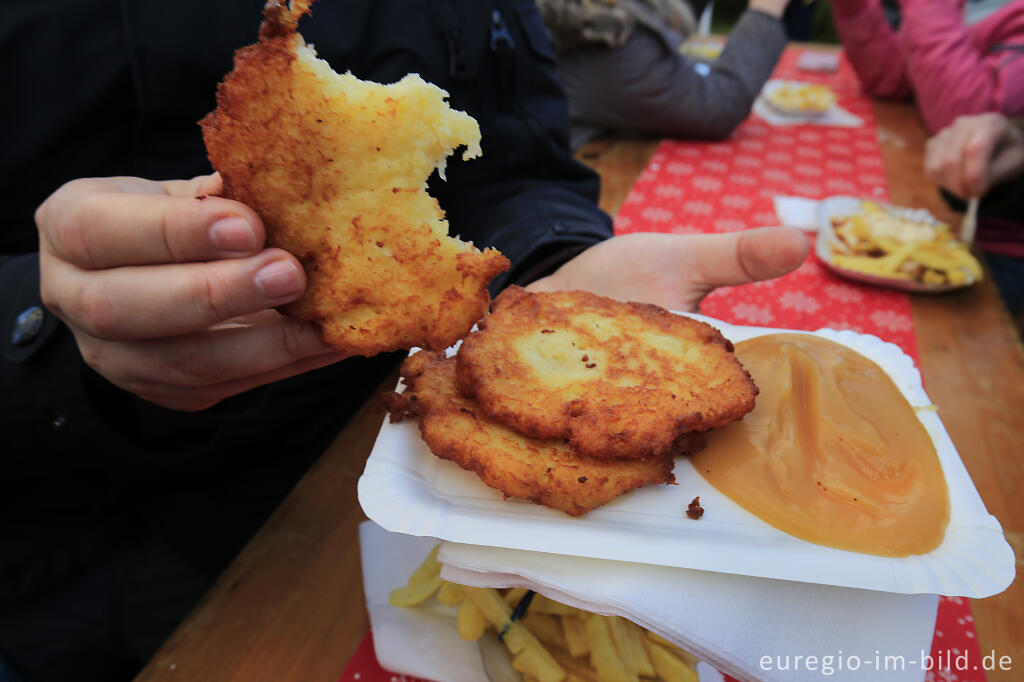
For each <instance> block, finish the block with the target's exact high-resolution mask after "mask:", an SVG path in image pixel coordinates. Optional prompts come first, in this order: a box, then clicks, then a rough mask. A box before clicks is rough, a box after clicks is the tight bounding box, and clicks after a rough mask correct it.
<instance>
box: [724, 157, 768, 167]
mask: <svg viewBox="0 0 1024 682" xmlns="http://www.w3.org/2000/svg"><path fill="white" fill-rule="evenodd" d="M732 162H733V164H734V165H735V166H736V167H737V168H759V167H761V166H762V165H763V164H762V163H761V160H760V159H758V158H757V157H755V156H736V157H734V158H733V160H732Z"/></svg>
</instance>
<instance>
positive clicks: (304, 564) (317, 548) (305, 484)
mask: <svg viewBox="0 0 1024 682" xmlns="http://www.w3.org/2000/svg"><path fill="white" fill-rule="evenodd" d="M875 111H876V118H877V123H878V132H879V139H880V141H881V144H882V152H883V157H884V160H885V167H886V173H887V176H888V181H889V188H890V192H891V197H892V201H893V202H894V203H895V204H898V205H905V206H920V207H925V208H928V209H929V210H931V211H932V212H933V213H935V214H936V215H937V216H939V217H940V218H944V219H949V220H952V219H954V216H953V215H952V214H951V213H950V211H949V210H948V209H947V208H946V207H945V206H944V205H943V203H942V202H941V200H940V199H939V197H938V195H937V193H936V191H935V187H934V185H932V184H931V183H930V182H929V181H928V180H926V179H925V178H924V176H923V174H922V171H921V158H922V150H923V148H924V142H925V133H924V131H923V129H922V127H921V124H920V122H919V119H918V118H917V114H916V113H915V111H914V109H913V108H912V107H911V106H909V105H907V104H900V103H885V102H878V103H876V105H875ZM656 146H657V141H653V140H650V139H617V140H604V141H598V142H595V143H591V144H590V145H588V146H587V147H585V148H584V149H583V150H582V151H581V153H580V158H582V159H583V160H584V161H585V162H587V163H589V164H590V165H591V166H593V167H594V168H595V169H596V170H597V171H598V172H599V173H600V174H601V177H602V181H603V185H602V196H601V206H602V208H604V209H605V210H606V211H609V212H610V213H613V214H614V213H615V212H616V211H617V210H618V208H619V206H620V205H621V203H622V201H623V199H624V198H625V197H626V194H627V193H628V192H629V190H630V188H631V187H632V185H633V182H634V181H635V179H636V178H637V176H638V175H639V174H640V172H641V170H643V168H644V167H645V166H646V164H647V161H648V159H649V158H650V156H651V154H652V153H653V152H654V149H655V147H656ZM912 310H913V315H914V325H915V329H916V333H917V341H918V347H919V353H920V361H921V368H922V371H923V374H924V379H925V384H926V387H927V390H928V393H929V395H930V396H931V398H932V400H933V402H934V403H935V404H936V405H937V406H938V409H939V415H940V417H941V418H942V421H943V423H944V424H945V426H946V428H947V430H948V431H949V434H950V436H951V437H952V439H953V442H954V443H955V444H956V446H957V449H958V450H959V452H960V456H961V457H962V458H963V461H964V463H965V464H966V466H967V469H968V471H969V472H970V474H971V477H972V478H973V479H974V483H975V485H976V486H977V488H978V490H979V492H980V493H981V497H982V499H983V500H984V502H985V504H986V506H987V507H988V509H989V511H990V512H991V513H993V514H995V515H996V517H998V519H999V520H1000V522H1001V523H1002V525H1003V528H1004V529H1005V531H1006V536H1007V538H1008V540H1009V541H1010V544H1011V545H1012V546H1013V547H1014V550H1015V553H1016V555H1017V565H1018V567H1020V566H1021V556H1022V552H1024V495H1021V494H1019V493H1018V491H1019V490H1020V489H1021V488H1022V487H1024V451H1022V448H1021V447H1020V446H1021V445H1022V438H1021V426H1020V423H1019V420H1020V419H1021V418H1022V417H1024V348H1022V346H1021V341H1020V337H1019V336H1018V334H1017V331H1016V328H1015V326H1014V325H1013V323H1012V321H1011V319H1010V317H1009V314H1008V313H1007V311H1006V308H1005V307H1004V305H1003V304H1002V301H1001V299H1000V298H999V295H998V293H997V292H996V290H995V288H994V286H993V285H992V283H991V280H990V279H987V280H986V281H984V282H983V283H981V284H980V285H978V286H974V287H972V288H970V289H968V290H966V291H962V292H958V293H953V294H949V295H943V296H919V297H915V298H913V299H912ZM394 385H395V377H394V376H392V377H390V378H389V379H387V380H386V381H385V382H383V383H382V385H381V387H380V389H379V390H380V391H386V390H391V388H392V387H393V386H394ZM383 416H384V414H383V411H382V410H381V409H380V408H379V407H378V406H377V401H376V400H371V401H370V402H368V403H367V405H366V406H365V407H364V408H363V409H362V410H361V411H360V412H359V413H357V414H356V415H355V417H354V418H353V419H352V420H351V422H350V423H349V424H348V425H347V426H345V428H344V429H343V430H342V431H341V433H340V434H339V435H338V437H337V439H336V440H335V441H334V443H333V444H332V445H331V446H330V448H329V449H328V450H327V452H326V453H324V455H323V457H322V458H321V459H320V460H319V462H318V463H317V464H316V465H315V466H314V467H313V469H312V470H310V472H309V473H308V474H307V475H306V476H305V477H304V478H303V479H302V481H300V482H299V484H298V485H297V486H296V488H295V490H294V491H293V492H292V493H291V495H290V496H289V497H288V498H287V499H286V500H285V501H284V503H283V504H282V505H281V507H280V508H279V509H278V510H277V511H276V513H275V514H274V515H273V517H272V518H271V519H270V520H269V521H268V522H267V524H266V526H265V527H264V528H263V529H262V530H261V531H260V532H259V533H258V534H257V535H256V537H255V538H254V539H253V540H252V541H251V542H250V543H249V545H248V546H247V547H246V548H245V549H244V550H243V551H242V553H241V554H240V555H239V556H238V557H237V559H236V560H235V561H234V563H232V564H231V566H230V567H229V568H228V569H227V570H226V571H225V573H224V575H222V576H221V578H220V580H219V581H218V582H217V584H216V585H215V586H214V587H213V588H212V589H211V590H210V592H209V593H208V594H207V595H206V596H205V597H204V599H203V600H202V601H201V602H200V603H199V605H198V606H197V607H196V608H195V609H194V610H193V612H192V613H191V615H190V616H189V617H188V618H187V619H186V620H185V621H184V623H183V624H182V625H181V626H180V627H179V628H178V630H177V631H176V632H175V633H174V634H173V635H172V636H171V638H170V639H169V640H168V641H167V642H166V643H165V644H164V646H163V648H162V649H160V651H159V652H158V653H157V654H156V655H155V656H154V657H153V659H152V660H151V661H150V663H149V665H148V666H147V667H146V668H145V669H144V670H143V671H142V672H141V673H140V675H139V676H138V678H137V679H138V680H142V681H145V682H156V681H158V680H220V681H223V682H229V681H235V680H237V681H238V682H242V681H244V682H258V681H259V680H268V681H269V680H273V681H274V682H284V681H286V680H300V681H302V682H312V681H322V682H335V680H337V679H338V677H339V676H340V675H341V673H342V671H343V670H344V668H345V665H346V664H347V663H348V661H349V659H350V658H351V657H352V655H353V654H354V652H355V650H356V647H358V645H359V643H360V642H361V641H362V639H363V637H364V636H365V634H366V633H367V631H368V629H369V622H368V619H367V614H366V607H365V604H364V600H363V584H362V574H361V568H360V560H359V535H358V526H359V523H360V522H362V521H363V520H364V519H365V516H364V515H363V512H362V510H361V509H360V507H359V503H358V501H357V499H356V482H357V480H358V478H359V476H360V474H361V473H362V471H363V466H364V463H365V461H366V457H367V455H368V454H369V452H370V449H371V447H372V445H373V442H374V439H375V438H376V435H377V431H378V429H379V427H380V425H381V422H382V420H383ZM972 607H973V609H974V616H975V621H976V625H977V630H978V641H979V644H980V646H981V652H982V655H984V654H987V653H988V652H989V651H990V650H995V652H996V654H997V656H1002V655H1009V656H1011V657H1012V659H1013V661H1014V663H1016V667H1019V666H1021V665H1024V585H1022V581H1020V580H1017V581H1015V582H1014V584H1013V585H1011V587H1010V588H1009V589H1008V590H1006V591H1005V592H1003V593H1002V594H1000V595H998V596H995V597H990V598H988V599H983V600H976V601H974V602H972ZM1019 675H1020V673H1019V672H1017V671H1011V672H990V673H989V680H992V681H993V682H1000V681H1002V680H1006V681H1009V680H1012V679H1018V678H1019Z"/></svg>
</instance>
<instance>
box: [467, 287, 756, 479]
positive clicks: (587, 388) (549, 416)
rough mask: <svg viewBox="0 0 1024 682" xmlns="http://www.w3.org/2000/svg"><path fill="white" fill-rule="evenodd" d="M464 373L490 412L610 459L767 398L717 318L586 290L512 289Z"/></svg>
mask: <svg viewBox="0 0 1024 682" xmlns="http://www.w3.org/2000/svg"><path fill="white" fill-rule="evenodd" d="M457 371H458V385H459V388H460V389H461V390H462V392H463V393H464V394H465V395H466V396H469V397H473V398H475V399H476V401H477V402H478V403H479V404H480V406H481V407H482V408H483V410H484V412H486V413H487V415H488V416H490V417H492V418H493V419H495V420H497V421H499V422H501V423H502V424H505V425H507V426H510V427H511V428H513V429H515V430H516V431H519V432H520V433H522V434H524V435H527V436H531V437H534V438H566V439H568V440H569V443H570V444H571V445H572V447H573V448H575V449H576V450H577V451H579V452H580V453H582V454H585V455H589V456H591V457H597V458H602V459H619V458H627V459H628V458H637V457H647V456H649V455H659V454H661V453H664V452H666V451H668V450H669V449H670V448H671V447H672V444H673V442H674V441H675V440H676V439H677V438H678V437H679V436H680V435H681V434H684V433H687V432H690V431H703V430H707V429H712V428H715V427H717V426H722V425H724V424H726V423H728V422H731V421H734V420H736V419H739V418H740V417H742V416H743V415H744V414H746V413H747V412H749V411H750V410H752V409H753V407H754V397H755V396H756V395H757V387H756V386H755V385H754V382H753V381H752V380H751V378H750V375H749V374H748V373H747V372H746V370H744V369H743V367H742V365H740V363H739V361H738V360H737V359H736V357H735V355H733V352H732V344H731V343H730V342H729V341H728V340H726V339H725V338H724V337H723V336H722V335H721V334H720V333H719V332H718V330H716V329H714V328H713V327H711V326H710V325H707V324H705V323H703V322H700V321H697V320H693V319H690V318H687V317H683V316H681V315H674V314H672V313H670V312H668V311H667V310H665V309H664V308H659V307H658V306H654V305H649V304H644V303H621V302H619V301H614V300H612V299H610V298H605V297H603V296H597V295H595V294H591V293H587V292H583V291H561V292H550V293H529V292H527V291H526V290H524V289H520V288H518V287H510V288H509V289H506V290H505V291H504V292H502V293H501V295H500V296H498V297H497V298H496V299H495V300H494V305H493V306H492V312H491V314H490V315H489V316H488V317H487V318H486V319H484V320H483V321H482V322H481V323H480V328H479V331H476V332H474V333H472V334H470V335H469V336H468V337H466V339H465V340H464V341H463V343H462V347H461V349H460V350H459V355H458V370H457Z"/></svg>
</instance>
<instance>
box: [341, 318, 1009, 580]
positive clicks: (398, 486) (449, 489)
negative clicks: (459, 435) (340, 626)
mask: <svg viewBox="0 0 1024 682" xmlns="http://www.w3.org/2000/svg"><path fill="white" fill-rule="evenodd" d="M689 316H690V317H694V318H696V319H701V320H704V321H706V322H708V323H709V324H711V325H712V326H714V327H717V328H718V329H719V330H720V331H721V332H722V333H723V334H724V335H725V337H726V338H728V339H730V340H732V341H733V342H739V341H744V340H746V339H750V338H753V337H757V336H763V335H765V334H778V333H798V334H803V333H813V334H815V335H817V336H820V337H823V338H826V339H831V340H833V341H836V342H838V343H841V344H843V345H845V346H848V347H850V348H852V349H854V350H856V351H858V352H859V353H861V354H862V355H864V356H866V357H868V358H869V359H871V360H873V361H874V362H876V363H877V364H878V365H880V366H881V367H882V369H884V370H885V371H886V373H887V374H888V375H889V376H890V377H891V378H892V379H893V381H894V382H895V384H896V386H898V387H899V389H900V391H901V392H902V393H903V395H904V396H905V397H906V398H907V400H908V401H909V402H910V404H911V405H913V406H915V407H919V408H922V409H918V410H916V412H917V415H918V418H919V419H920V420H921V423H922V424H923V425H924V427H925V428H926V429H927V431H928V433H929V435H930V436H931V438H932V442H933V443H934V444H935V449H936V451H937V452H938V456H939V460H940V462H941V464H942V469H943V472H944V474H945V478H946V482H947V485H948V487H949V500H950V521H949V526H948V528H947V530H946V536H945V539H944V540H943V542H942V544H941V545H940V546H939V547H938V548H936V549H935V550H933V551H932V552H929V553H928V554H923V555H917V556H911V557H906V558H890V557H881V556H874V555H870V554H860V553H856V552H849V551H844V550H839V549H833V548H830V547H825V546H822V545H817V544H813V543H810V542H806V541H804V540H800V539H798V538H796V537H793V536H791V535H788V534H786V533H784V532H782V531H780V530H778V529H776V528H774V527H772V526H770V525H768V524H767V523H765V522H764V521H762V520H761V519H759V518H758V517H756V516H754V515H753V514H751V513H749V512H747V511H746V510H744V509H743V508H742V507H740V506H739V505H738V504H736V503H735V502H733V501H732V500H730V499H729V498H728V497H726V496H725V495H723V494H722V493H720V492H718V491H717V490H716V489H715V488H713V487H712V486H711V485H710V484H709V483H707V482H706V481H705V480H704V479H703V478H702V477H701V476H700V474H698V473H697V472H696V471H695V470H694V468H693V466H692V465H691V464H690V461H689V459H687V458H686V457H679V458H677V459H676V466H675V475H676V481H677V485H649V486H645V487H643V488H640V489H638V490H635V491H633V492H630V493H627V494H626V495H623V496H621V497H619V498H617V499H615V500H613V501H612V502H610V503H609V504H607V505H604V506H602V507H599V508H597V509H595V510H594V511H591V512H590V513H589V514H587V515H585V516H583V517H579V518H573V517H570V516H568V515H566V514H563V513H562V512H559V511H555V510H553V509H548V508H546V507H542V506H540V505H536V504H533V503H531V502H527V501H524V500H517V499H510V500H504V499H503V497H502V494H501V493H500V492H499V491H497V490H494V489H492V488H489V487H487V486H486V485H484V484H483V483H482V482H481V481H480V479H479V478H477V476H476V475H475V474H473V473H471V472H468V471H465V470H463V469H461V468H459V466H458V465H456V464H454V463H452V462H448V461H445V460H442V459H440V458H438V457H435V456H434V455H433V454H432V453H431V452H430V450H429V449H428V448H427V445H426V444H425V443H424V442H423V440H422V439H421V438H420V434H419V428H418V425H417V424H416V422H415V421H414V420H408V421H404V422H401V423H398V424H391V423H390V422H389V421H388V420H385V423H384V425H383V426H382V427H381V430H380V433H379V435H378V437H377V442H376V444H375V445H374V448H373V451H372V452H371V453H370V457H369V458H368V460H367V462H366V468H365V470H364V472H363V475H362V477H361V478H360V479H359V502H360V504H361V505H362V507H363V511H365V512H366V515H367V516H369V517H370V518H371V519H372V520H374V521H375V522H377V523H378V524H379V525H381V526H382V527H384V528H385V529H386V530H389V531H392V532H398V533H407V534H410V535H419V536H432V537H436V538H440V539H443V540H450V541H452V542H461V543H468V544H475V545H487V546H493V547H508V548H513V549H523V550H531V551H537V552H551V553H555V554H564V555H571V556H583V557H593V558H598V559H611V560H616V561H629V562H634V563H645V564H655V565H661V566H679V567H684V568H693V569H700V570H707V571H718V572H722V573H733V574H739V575H750V576H759V577H764V578H778V579H782V580H793V581H800V582H808V583H819V584H825V585H838V586H843V587H857V588H864V589H870V590H881V591H887V592H899V593H907V594H914V593H932V594H943V595H950V596H952V595H957V596H965V597H974V598H981V597H987V596H990V595H993V594H997V593H999V592H1001V591H1003V590H1004V589H1005V588H1006V587H1007V586H1008V585H1009V584H1010V583H1011V582H1012V581H1013V578H1014V575H1015V563H1014V554H1013V551H1012V550H1011V548H1010V546H1009V545H1008V544H1007V542H1006V540H1005V538H1004V537H1003V532H1002V528H1001V526H1000V524H999V521H998V520H996V518H995V517H994V516H992V515H991V514H989V513H988V511H987V510H986V509H985V505H984V503H983V502H982V501H981V498H980V496H979V495H978V492H977V490H976V489H975V487H974V484H973V483H972V481H971V479H970V477H969V476H968V474H967V470H966V469H965V468H964V465H963V463H962V462H961V460H960V457H959V455H958V454H957V451H956V448H955V447H954V446H953V443H952V441H951V440H950V438H949V435H948V434H947V433H946V430H945V428H944V427H943V425H942V422H941V421H940V420H939V416H938V414H937V413H936V412H935V411H934V410H932V409H930V405H931V402H930V400H929V399H928V396H927V395H926V394H925V392H924V388H923V387H922V384H921V375H920V374H919V373H918V371H917V369H916V368H915V367H914V363H913V361H912V360H911V359H910V357H908V356H907V355H905V354H904V353H903V351H902V350H900V348H899V347H897V346H895V345H893V344H891V343H886V342H883V341H882V340H881V339H879V338H877V337H875V336H870V335H867V334H857V333H855V332H852V331H841V332H837V331H834V330H831V329H821V330H819V331H817V332H800V331H791V330H785V329H768V328H763V327H743V326H736V325H731V324H727V323H725V322H721V321H718V320H714V319H711V318H707V317H704V316H701V315H689ZM453 352H454V350H449V353H450V354H451V353H453ZM697 496H700V499H701V505H702V506H703V507H704V509H705V510H706V511H705V514H704V517H703V518H702V519H701V520H700V521H694V520H692V519H689V518H688V517H687V516H686V508H687V505H688V504H689V502H690V500H692V499H693V498H694V497H697Z"/></svg>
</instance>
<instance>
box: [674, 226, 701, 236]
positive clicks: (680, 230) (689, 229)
mask: <svg viewBox="0 0 1024 682" xmlns="http://www.w3.org/2000/svg"><path fill="white" fill-rule="evenodd" d="M669 231H670V232H671V233H672V234H696V233H698V232H700V230H698V229H697V228H696V227H695V226H694V225H673V226H672V229H671V230H669Z"/></svg>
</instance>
